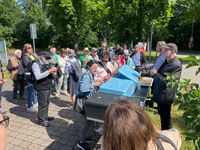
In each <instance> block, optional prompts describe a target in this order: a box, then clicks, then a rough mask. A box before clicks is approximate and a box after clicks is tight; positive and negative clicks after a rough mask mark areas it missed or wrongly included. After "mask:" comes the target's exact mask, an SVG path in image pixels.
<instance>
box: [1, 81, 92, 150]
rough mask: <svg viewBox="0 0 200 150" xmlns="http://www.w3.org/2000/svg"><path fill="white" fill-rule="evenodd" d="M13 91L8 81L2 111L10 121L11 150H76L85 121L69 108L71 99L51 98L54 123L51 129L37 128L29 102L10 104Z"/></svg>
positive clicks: (8, 132) (9, 148) (5, 85)
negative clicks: (27, 108)
mask: <svg viewBox="0 0 200 150" xmlns="http://www.w3.org/2000/svg"><path fill="white" fill-rule="evenodd" d="M11 90H12V82H11V81H7V82H6V83H5V84H4V87H3V98H2V107H3V109H4V110H5V111H6V112H7V114H8V116H9V117H10V124H9V127H8V128H7V135H8V147H7V149H8V150H76V144H77V142H78V140H79V132H80V129H81V126H82V124H83V118H82V116H81V115H80V114H79V113H77V112H74V111H73V109H72V108H71V107H70V104H71V102H70V100H69V98H68V97H66V96H61V98H59V99H58V98H54V97H51V100H50V101H51V103H50V106H49V116H53V117H55V119H54V120H53V121H52V122H51V123H52V126H51V127H49V128H44V127H41V126H39V125H38V124H37V113H29V112H27V111H26V106H25V104H26V100H19V101H13V100H11V97H12V92H11ZM93 145H94V144H93Z"/></svg>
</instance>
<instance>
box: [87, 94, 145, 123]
mask: <svg viewBox="0 0 200 150" xmlns="http://www.w3.org/2000/svg"><path fill="white" fill-rule="evenodd" d="M120 100H130V101H135V103H136V104H137V105H139V106H140V107H142V108H143V105H144V103H145V98H144V97H137V96H136V97H127V96H118V95H112V94H106V93H101V92H97V93H95V94H94V95H93V96H91V97H89V98H88V99H87V101H86V103H85V113H86V118H87V119H88V120H92V121H96V122H103V120H104V119H103V118H104V113H105V111H106V108H107V107H108V106H109V105H110V104H112V103H114V102H116V101H120Z"/></svg>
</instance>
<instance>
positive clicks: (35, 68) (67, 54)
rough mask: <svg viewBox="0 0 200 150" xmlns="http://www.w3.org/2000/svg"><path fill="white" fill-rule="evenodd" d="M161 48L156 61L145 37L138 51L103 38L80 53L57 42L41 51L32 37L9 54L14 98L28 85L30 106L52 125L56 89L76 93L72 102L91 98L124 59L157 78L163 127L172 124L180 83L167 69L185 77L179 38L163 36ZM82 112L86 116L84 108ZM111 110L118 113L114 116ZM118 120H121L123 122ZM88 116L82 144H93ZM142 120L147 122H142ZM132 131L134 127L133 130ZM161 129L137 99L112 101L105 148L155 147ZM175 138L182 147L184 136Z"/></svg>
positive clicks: (155, 97)
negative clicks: (148, 56)
mask: <svg viewBox="0 0 200 150" xmlns="http://www.w3.org/2000/svg"><path fill="white" fill-rule="evenodd" d="M156 50H157V52H159V53H160V55H159V57H158V58H157V60H156V62H155V63H154V64H153V65H151V66H149V65H147V64H146V60H145V56H144V45H143V44H142V43H138V44H137V45H135V52H131V51H130V50H129V49H127V46H126V45H124V46H123V47H116V48H109V47H108V46H107V44H106V43H105V42H103V43H102V44H101V48H100V49H97V48H94V47H93V48H91V50H89V49H88V48H87V47H86V48H84V49H83V50H82V51H81V52H80V53H75V51H74V50H73V49H69V48H62V49H61V51H60V54H59V55H58V54H57V52H56V48H55V47H51V48H50V50H49V51H50V53H49V52H46V51H44V52H41V53H40V54H39V55H38V56H36V55H35V54H33V49H32V46H31V44H29V43H27V44H25V45H24V47H23V51H21V50H16V51H15V53H14V57H13V58H10V59H9V62H8V65H7V69H8V70H9V71H10V73H11V79H12V80H13V83H14V84H13V99H16V98H17V97H18V92H19V97H20V98H23V96H24V91H25V87H26V89H27V111H29V112H35V111H36V110H35V108H36V107H37V105H38V120H39V123H40V125H42V126H44V127H49V126H51V124H50V123H49V122H50V121H51V120H53V119H54V118H53V117H49V116H48V105H49V98H50V94H52V93H53V94H54V95H55V96H56V97H59V96H60V94H64V95H66V96H71V100H72V103H75V104H76V103H77V102H76V100H77V99H79V98H81V99H87V98H88V97H90V96H91V95H93V93H94V92H95V91H96V90H98V87H99V86H100V85H102V84H103V83H104V82H105V81H106V80H108V79H109V78H111V77H113V76H115V75H116V74H117V71H118V69H119V68H120V67H121V66H122V65H128V66H130V68H131V69H134V70H136V71H143V70H144V69H145V70H147V71H149V72H150V74H151V76H152V77H153V78H154V83H153V86H152V91H153V100H154V101H156V102H157V104H158V113H159V115H160V117H161V130H168V129H171V128H172V124H171V115H170V112H171V105H172V103H173V101H174V96H175V93H176V87H168V85H167V82H166V80H165V76H166V74H165V73H171V74H173V75H176V77H177V79H179V78H180V73H181V63H180V61H179V60H178V59H177V57H176V53H177V52H178V48H177V46H176V45H175V44H174V43H168V44H166V43H165V42H164V41H161V42H158V44H157V47H156ZM0 77H1V76H0ZM2 79H3V78H2ZM2 82H3V80H2ZM18 83H20V84H18ZM74 100H75V102H74ZM118 105H119V106H118ZM115 107H116V108H115ZM122 107H123V108H122ZM122 110H123V111H122ZM137 111H138V112H137ZM114 113H116V115H114ZM82 114H83V116H84V117H85V114H84V112H83V113H82ZM109 115H114V116H110V117H109ZM125 116H127V117H125ZM120 117H124V118H120ZM129 117H130V118H129ZM85 118H86V117H85ZM110 119H113V120H110ZM131 119H133V120H131ZM118 120H119V121H121V122H117V121H118ZM85 121H86V123H85V124H84V125H83V128H82V131H81V133H80V142H79V143H78V144H77V146H78V147H79V148H80V149H82V150H87V149H90V148H89V146H88V144H87V141H90V140H91V136H90V133H91V129H92V126H93V122H91V121H88V120H86V119H85ZM123 121H124V122H123ZM128 122H129V123H130V125H128V127H127V128H126V127H125V128H123V127H121V126H119V125H118V124H120V125H124V124H126V123H128ZM131 124H132V125H131ZM133 124H134V125H133ZM115 126H116V127H115ZM141 126H144V127H142V128H141ZM120 127H121V128H120ZM128 128H129V129H128ZM113 129H114V130H113ZM115 129H116V130H115ZM140 129H141V130H140ZM135 130H138V131H135ZM112 132H113V133H112ZM118 132H119V133H118ZM129 132H131V133H130V134H129ZM158 133H159V132H158V130H157V129H156V128H155V127H154V125H153V124H152V123H151V121H150V119H149V118H148V116H147V115H146V114H145V113H144V112H143V110H140V109H139V108H136V106H133V105H132V103H131V102H126V101H125V102H119V103H116V104H112V105H111V106H110V107H109V108H108V110H107V111H106V114H105V122H104V125H103V139H104V140H103V144H102V149H104V150H111V149H116V150H117V149H119V150H120V149H121V148H122V147H123V146H125V145H127V148H126V149H147V148H148V149H151V148H149V146H151V147H155V144H156V145H157V142H158V141H160V140H157V139H158V138H159V137H158V136H157V135H158ZM169 133H171V134H174V135H179V134H178V131H177V130H170V131H169ZM135 134H136V135H140V134H142V135H144V137H137V136H136V135H135ZM147 135H148V136H147ZM167 135H168V133H167ZM122 137H123V138H124V139H123V138H122ZM172 137H173V135H172ZM161 140H162V139H161ZM171 140H173V139H171ZM142 143H143V144H142ZM144 143H145V144H144ZM175 144H176V146H177V147H180V139H179V142H178V143H175ZM161 145H163V142H161ZM164 145H165V144H164ZM168 146H169V145H168ZM172 147H173V145H172Z"/></svg>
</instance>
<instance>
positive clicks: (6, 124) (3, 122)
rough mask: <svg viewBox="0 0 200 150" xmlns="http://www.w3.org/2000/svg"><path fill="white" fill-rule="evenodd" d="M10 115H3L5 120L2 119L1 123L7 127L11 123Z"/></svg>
mask: <svg viewBox="0 0 200 150" xmlns="http://www.w3.org/2000/svg"><path fill="white" fill-rule="evenodd" d="M9 119H10V118H9V117H8V116H5V115H4V116H3V120H1V121H0V124H1V125H3V126H4V127H5V128H7V127H8V125H9Z"/></svg>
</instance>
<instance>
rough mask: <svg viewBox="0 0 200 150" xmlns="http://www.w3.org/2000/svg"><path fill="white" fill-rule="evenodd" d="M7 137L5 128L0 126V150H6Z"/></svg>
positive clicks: (0, 119)
mask: <svg viewBox="0 0 200 150" xmlns="http://www.w3.org/2000/svg"><path fill="white" fill-rule="evenodd" d="M2 120H3V117H2V115H1V114H0V121H2ZM6 143H7V136H6V129H5V127H4V126H3V125H2V124H0V150H6Z"/></svg>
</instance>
